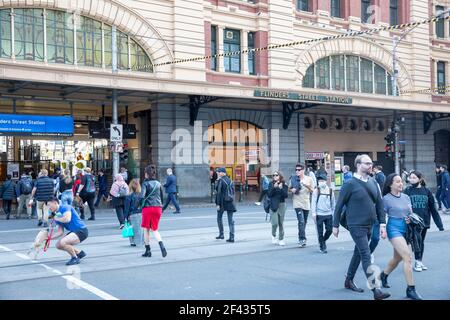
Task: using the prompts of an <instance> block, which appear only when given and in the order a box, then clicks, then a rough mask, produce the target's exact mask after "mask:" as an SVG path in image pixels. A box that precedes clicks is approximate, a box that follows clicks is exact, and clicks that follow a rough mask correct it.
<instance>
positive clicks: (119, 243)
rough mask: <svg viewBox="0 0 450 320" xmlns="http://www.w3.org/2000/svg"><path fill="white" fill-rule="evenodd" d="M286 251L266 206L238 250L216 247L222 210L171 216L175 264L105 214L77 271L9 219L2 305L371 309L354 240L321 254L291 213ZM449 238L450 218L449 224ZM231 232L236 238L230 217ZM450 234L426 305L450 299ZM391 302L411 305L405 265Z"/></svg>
mask: <svg viewBox="0 0 450 320" xmlns="http://www.w3.org/2000/svg"><path fill="white" fill-rule="evenodd" d="M286 216H287V218H286V223H285V224H286V227H285V229H286V238H285V239H286V243H287V245H286V246H285V247H280V246H276V245H273V244H272V243H271V239H270V238H271V236H270V224H269V223H268V222H265V214H264V213H263V212H262V210H261V208H260V207H256V206H253V207H251V206H244V207H241V208H240V209H239V212H238V213H237V214H236V215H235V220H236V242H235V243H232V244H229V243H226V242H225V241H224V240H216V239H214V238H215V236H216V235H217V227H216V225H217V222H216V215H215V212H214V209H211V208H198V209H194V208H192V209H185V210H184V211H183V214H181V215H173V214H171V213H167V214H164V215H163V218H162V219H161V223H160V232H161V235H162V237H163V240H164V242H165V244H166V248H167V251H168V256H167V257H166V258H162V257H161V252H160V251H159V247H158V245H157V243H156V242H155V240H154V239H152V242H151V246H152V253H153V256H152V257H151V258H142V257H141V256H140V255H141V254H142V252H143V249H142V248H132V247H130V246H129V244H128V240H127V239H122V238H121V235H120V231H119V230H118V222H117V219H116V218H115V214H114V213H113V212H112V211H110V210H102V211H101V212H99V213H98V214H97V217H98V219H97V220H96V221H93V222H91V221H87V224H88V228H89V231H90V236H89V238H88V239H87V240H86V242H84V243H83V244H81V245H80V246H79V247H80V248H81V249H83V250H84V251H85V252H86V253H87V257H86V258H84V259H83V260H82V263H81V264H80V265H78V266H75V267H72V268H68V267H66V266H65V262H66V261H67V260H68V258H69V257H68V255H67V254H66V253H64V252H61V251H58V250H57V249H56V248H55V247H54V242H52V247H51V248H50V249H49V251H48V252H46V253H43V254H41V255H40V256H39V258H38V259H37V260H36V261H32V260H31V259H29V258H28V257H27V256H26V255H25V254H26V251H27V249H28V248H29V246H30V244H31V242H32V241H33V239H34V237H35V236H36V234H37V232H38V230H39V229H38V228H37V227H36V220H31V221H30V220H9V221H5V220H0V300H15V299H25V300H51V299H64V300H66V299H67V300H114V299H120V300H130V299H133V300H134V299H138V300H141V299H145V300H147V299H152V300H153V299H164V300H216V299H217V300H249V299H250V300H371V299H372V294H371V292H369V290H368V289H367V287H366V286H365V279H364V276H363V273H362V270H361V271H360V272H359V273H358V275H357V277H356V278H355V282H356V283H357V284H358V285H359V286H360V287H364V288H366V290H365V292H364V293H362V294H358V293H354V292H351V291H349V290H346V289H344V288H343V282H344V277H345V272H346V269H347V266H348V263H349V260H350V258H351V255H352V251H353V243H352V242H351V241H350V238H349V235H348V233H347V232H346V231H342V230H341V235H340V237H339V238H338V239H335V238H334V237H332V238H331V239H330V241H329V243H328V249H329V250H328V252H329V253H328V254H321V253H319V252H318V247H317V237H316V234H315V226H314V223H313V222H312V221H309V222H308V226H307V236H308V246H307V247H306V248H304V249H300V248H298V247H297V244H296V242H297V241H296V240H297V239H296V233H297V223H296V218H295V215H294V212H293V210H292V209H291V208H289V209H288V212H287V215H286ZM442 218H443V220H444V221H445V222H444V223H445V226H446V230H449V229H450V216H445V215H443V216H442ZM224 224H225V231H227V223H226V218H225V217H224ZM449 235H450V234H449V231H444V232H438V231H437V229H436V228H435V226H433V227H432V229H431V230H430V232H429V235H428V237H427V241H426V251H425V256H424V263H425V264H426V265H427V266H428V267H429V270H427V271H424V272H421V273H414V276H415V280H416V287H417V290H418V291H419V292H420V293H421V294H422V295H423V297H424V298H425V299H436V300H444V299H450V286H449V285H448V283H449V280H450V276H449V274H448V266H449V265H450V254H449V253H448V250H447V249H446V248H448V241H449ZM391 255H392V247H391V245H390V243H389V242H388V241H387V240H385V241H381V242H380V244H379V246H378V248H377V250H376V261H375V263H376V264H377V265H379V266H380V267H384V266H385V264H386V263H387V261H388V260H389V258H390V257H391ZM389 282H390V284H391V286H392V288H391V289H389V292H390V293H391V294H392V297H391V298H390V299H393V300H397V299H398V300H402V299H405V289H406V284H405V280H404V276H403V273H402V268H401V265H400V266H399V267H398V268H397V269H396V270H395V271H394V272H393V273H392V274H391V275H390V277H389Z"/></svg>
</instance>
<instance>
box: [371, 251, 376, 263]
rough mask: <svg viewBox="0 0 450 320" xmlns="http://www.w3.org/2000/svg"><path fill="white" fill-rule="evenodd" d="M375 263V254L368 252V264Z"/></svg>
mask: <svg viewBox="0 0 450 320" xmlns="http://www.w3.org/2000/svg"><path fill="white" fill-rule="evenodd" d="M374 263H375V256H374V254H373V253H371V254H370V264H374Z"/></svg>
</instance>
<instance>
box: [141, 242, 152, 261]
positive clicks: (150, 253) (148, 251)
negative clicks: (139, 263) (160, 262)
mask: <svg viewBox="0 0 450 320" xmlns="http://www.w3.org/2000/svg"><path fill="white" fill-rule="evenodd" d="M142 256H143V257H149V258H150V257H151V256H152V252H151V251H150V245H147V244H146V245H145V252H144V254H143V255H142Z"/></svg>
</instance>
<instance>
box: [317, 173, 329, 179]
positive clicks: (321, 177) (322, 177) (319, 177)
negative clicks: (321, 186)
mask: <svg viewBox="0 0 450 320" xmlns="http://www.w3.org/2000/svg"><path fill="white" fill-rule="evenodd" d="M316 179H317V181H319V180H325V181H327V176H325V175H323V174H319V175H318V176H317V177H316Z"/></svg>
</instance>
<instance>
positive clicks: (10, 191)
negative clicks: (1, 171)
mask: <svg viewBox="0 0 450 320" xmlns="http://www.w3.org/2000/svg"><path fill="white" fill-rule="evenodd" d="M14 187H15V186H14V181H12V179H11V175H10V174H8V175H7V176H6V181H5V182H4V183H3V185H2V186H1V187H0V199H2V200H3V209H4V210H5V213H6V220H9V215H10V214H11V204H12V200H13V199H14ZM16 218H17V214H16Z"/></svg>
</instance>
